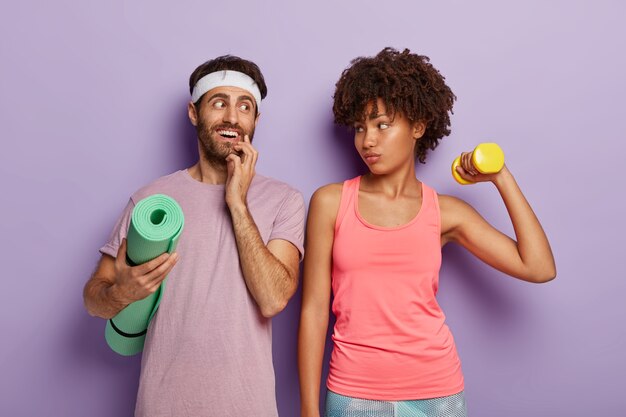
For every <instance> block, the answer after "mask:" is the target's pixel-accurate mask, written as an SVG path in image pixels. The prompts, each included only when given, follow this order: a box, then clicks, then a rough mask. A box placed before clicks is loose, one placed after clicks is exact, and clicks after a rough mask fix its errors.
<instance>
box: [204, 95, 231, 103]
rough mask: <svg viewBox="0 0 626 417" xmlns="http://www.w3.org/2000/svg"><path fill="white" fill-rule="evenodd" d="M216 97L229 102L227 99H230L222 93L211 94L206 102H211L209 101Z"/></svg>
mask: <svg viewBox="0 0 626 417" xmlns="http://www.w3.org/2000/svg"><path fill="white" fill-rule="evenodd" d="M216 97H219V98H223V99H224V100H229V99H230V97H228V95H227V94H224V93H215V94H213V95H212V96H211V97H209V99H208V100H207V101H211V100H213V99H214V98H216Z"/></svg>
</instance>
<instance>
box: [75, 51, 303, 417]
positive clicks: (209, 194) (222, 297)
mask: <svg viewBox="0 0 626 417" xmlns="http://www.w3.org/2000/svg"><path fill="white" fill-rule="evenodd" d="M189 88H190V92H191V94H192V97H191V102H190V103H189V105H188V113H189V119H190V120H191V123H192V124H193V125H194V126H196V130H197V133H198V150H199V161H198V163H196V164H195V165H194V166H192V167H191V168H189V169H185V170H181V171H178V172H175V173H173V174H170V175H168V176H165V177H162V178H159V179H157V180H156V181H154V182H153V183H151V184H150V185H148V186H146V187H144V188H142V189H140V190H139V191H137V192H136V193H135V194H134V195H133V196H132V197H131V199H130V202H129V203H128V205H127V207H126V209H125V210H124V212H123V214H122V216H121V217H120V219H119V221H118V222H117V224H116V226H115V228H114V230H113V233H112V234H111V237H110V239H109V242H108V243H107V244H106V245H104V246H103V247H102V248H101V249H100V252H101V253H102V258H101V260H100V263H99V265H98V267H97V269H96V271H95V272H94V274H93V276H92V277H91V279H90V280H89V282H87V284H86V286H85V291H84V298H85V306H86V308H87V310H88V311H89V313H90V314H91V315H94V316H99V317H103V318H105V319H108V318H111V317H113V316H115V315H116V314H117V313H118V312H119V311H121V310H122V309H123V308H124V307H126V306H127V305H128V304H130V303H132V302H134V301H137V300H140V299H143V298H145V297H146V296H147V295H149V294H151V293H153V292H154V291H156V290H157V289H158V287H159V285H160V284H161V282H162V281H163V279H164V278H165V277H166V276H167V275H168V274H169V279H168V284H167V288H166V289H165V293H164V295H163V299H162V301H161V304H160V306H159V310H158V312H157V314H156V315H155V316H154V318H153V320H152V322H151V323H150V327H149V329H148V333H147V336H146V343H145V347H144V352H143V358H142V366H141V376H140V381H139V392H138V397H137V404H136V408H135V414H136V415H137V416H149V417H159V416H260V417H264V416H277V410H276V399H275V394H274V385H275V383H274V370H273V366H272V350H271V323H270V318H271V317H272V316H274V315H276V314H278V313H279V312H280V311H281V310H282V309H283V308H284V307H285V306H286V304H287V301H288V300H289V298H290V297H291V296H292V295H293V293H294V292H295V290H296V287H297V282H298V263H299V261H300V258H301V256H302V254H303V248H302V240H303V228H304V216H305V208H304V201H303V199H302V196H301V194H300V193H299V192H297V191H296V190H294V189H293V188H291V187H289V186H288V185H286V184H284V183H281V182H278V181H276V180H273V179H270V178H267V177H263V176H260V175H255V164H256V161H257V156H258V154H257V151H256V150H255V149H254V147H253V146H252V145H251V142H252V138H253V136H254V129H255V127H256V124H257V122H258V120H259V115H260V113H259V105H260V104H261V100H262V99H263V98H265V96H266V94H267V88H266V86H265V81H264V79H263V75H262V74H261V71H260V70H259V68H258V67H257V65H255V64H254V63H252V62H250V61H247V60H244V59H241V58H238V57H234V56H228V55H227V56H222V57H218V58H216V59H213V60H211V61H207V62H206V63H204V64H202V65H200V66H199V67H198V68H197V69H196V70H195V71H194V72H193V73H192V74H191V77H190V80H189ZM155 193H162V194H167V195H169V196H171V197H173V198H174V199H175V200H176V201H177V202H178V203H179V204H180V206H181V207H182V210H183V213H184V215H185V230H184V231H183V234H182V236H181V238H180V242H179V244H178V248H177V252H176V253H173V254H171V255H168V254H163V255H161V256H159V257H158V258H156V259H154V260H152V261H149V262H146V263H145V264H142V265H138V266H134V267H130V266H128V265H127V264H126V262H125V259H126V240H125V236H126V232H127V230H128V225H129V221H130V215H131V213H132V209H133V207H134V205H135V204H136V203H137V202H138V201H139V200H141V199H142V198H144V197H147V196H148V195H151V194H155ZM174 266H176V267H174Z"/></svg>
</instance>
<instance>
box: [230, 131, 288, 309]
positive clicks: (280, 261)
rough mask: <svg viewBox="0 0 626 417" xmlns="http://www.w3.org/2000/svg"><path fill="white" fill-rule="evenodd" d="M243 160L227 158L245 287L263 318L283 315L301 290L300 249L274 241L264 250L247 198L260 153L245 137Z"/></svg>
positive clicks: (240, 148) (238, 146) (237, 147)
mask: <svg viewBox="0 0 626 417" xmlns="http://www.w3.org/2000/svg"><path fill="white" fill-rule="evenodd" d="M234 149H235V150H236V151H239V152H241V156H239V155H235V154H231V155H229V156H228V157H227V158H226V161H227V168H228V178H227V180H226V195H225V199H226V204H227V205H228V208H229V210H230V214H231V218H232V222H233V230H234V232H235V239H236V241H237V250H238V252H239V262H240V264H241V270H242V272H243V276H244V279H245V281H246V286H247V287H248V290H249V291H250V294H252V297H253V298H254V300H255V301H256V302H257V304H258V305H259V308H260V310H261V314H262V315H263V316H264V317H273V316H275V315H276V314H278V313H280V312H281V311H282V310H283V309H284V308H285V306H286V305H287V302H288V301H289V299H290V298H291V296H292V295H293V294H294V292H295V291H296V288H297V287H298V264H299V261H300V256H299V253H298V249H297V248H296V247H295V246H294V245H293V244H292V243H290V242H288V241H286V240H282V239H274V240H271V241H270V242H268V244H267V246H265V244H264V242H263V240H262V239H261V235H260V233H259V229H258V228H257V226H256V224H255V223H254V219H253V218H252V216H251V214H250V211H249V210H248V206H247V200H246V197H247V194H248V189H249V187H250V183H251V182H252V179H253V178H254V174H255V170H254V168H255V165H256V161H257V158H258V153H257V151H256V150H255V149H254V148H253V147H252V145H251V144H250V139H249V138H248V136H247V135H246V136H245V137H244V141H243V142H239V143H238V144H236V145H235V146H234Z"/></svg>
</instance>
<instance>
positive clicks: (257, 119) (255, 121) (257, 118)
mask: <svg viewBox="0 0 626 417" xmlns="http://www.w3.org/2000/svg"><path fill="white" fill-rule="evenodd" d="M259 117H261V113H257V114H256V117H255V118H254V127H255V128H256V125H257V123H259Z"/></svg>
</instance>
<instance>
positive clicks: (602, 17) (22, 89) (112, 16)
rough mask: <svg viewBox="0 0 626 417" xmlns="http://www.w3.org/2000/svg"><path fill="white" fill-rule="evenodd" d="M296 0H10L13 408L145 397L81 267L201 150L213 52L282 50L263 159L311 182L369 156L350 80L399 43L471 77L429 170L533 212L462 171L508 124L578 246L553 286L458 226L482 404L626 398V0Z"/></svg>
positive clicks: (538, 198) (531, 410)
mask: <svg viewBox="0 0 626 417" xmlns="http://www.w3.org/2000/svg"><path fill="white" fill-rule="evenodd" d="M296 3H297V2H287V1H284V2H257V1H252V0H247V1H236V2H227V1H223V2H208V1H199V0H195V1H192V0H185V1H179V2H177V5H174V2H164V1H157V2H155V1H147V0H135V1H128V2H122V1H108V2H86V1H85V2H79V1H68V0H56V1H54V2H49V1H43V0H36V1H32V0H31V1H21V2H17V1H14V2H11V3H7V4H3V5H2V7H1V8H0V137H1V138H2V150H1V151H0V181H1V184H2V188H1V189H2V205H1V210H2V213H1V214H2V215H1V216H0V219H1V220H0V232H1V233H2V236H3V240H2V250H1V251H0V253H1V254H2V255H1V256H2V258H1V259H2V262H1V265H2V269H3V279H2V281H3V285H2V291H1V292H0V300H1V302H0V328H1V329H2V342H1V343H0V415H3V416H92V417H99V416H102V417H105V416H107V417H110V416H130V415H131V414H132V410H133V407H134V400H135V394H136V389H137V380H138V373H139V359H138V358H123V357H119V356H116V355H115V354H113V353H112V352H111V351H109V349H108V347H107V346H106V344H105V342H104V338H103V332H104V321H103V320H101V319H95V318H91V317H89V316H88V315H87V313H86V312H85V310H84V308H83V305H82V288H83V285H84V283H85V281H86V280H87V279H88V277H89V275H90V274H91V272H92V271H93V268H94V266H95V264H96V261H97V259H98V258H99V254H98V251H97V249H98V247H99V246H100V245H101V244H102V243H103V242H104V241H105V239H106V237H107V235H108V233H109V231H110V229H111V228H112V226H113V223H114V221H115V219H116V217H117V216H118V215H119V213H120V211H121V210H122V208H123V207H124V204H125V203H126V201H127V198H128V197H129V195H130V194H131V193H132V192H133V191H134V190H136V189H137V188H138V187H140V186H142V185H143V184H145V183H147V182H149V181H150V180H152V179H154V178H156V177H158V176H160V175H163V174H167V173H170V172H172V171H174V170H177V169H180V168H182V167H186V166H188V165H190V164H192V162H193V161H194V160H195V157H196V155H195V149H196V148H195V147H196V145H195V136H194V131H193V129H191V128H190V125H189V122H188V120H187V117H186V107H185V106H186V102H187V100H188V91H187V80H188V76H189V74H190V73H191V71H192V70H193V69H194V68H195V66H196V65H198V64H200V63H201V62H203V61H204V60H206V59H208V58H210V57H214V56H217V55H221V54H224V53H233V54H236V55H240V56H243V57H246V58H249V59H252V60H254V61H256V62H257V63H258V64H259V65H260V67H261V68H262V70H263V72H264V73H265V76H266V80H267V83H268V86H269V96H268V98H267V100H266V102H265V104H264V106H263V115H262V118H261V122H260V124H259V128H258V129H257V136H256V140H255V145H256V147H257V148H258V149H259V152H260V155H261V157H260V159H259V163H258V171H259V172H262V173H264V174H266V175H270V176H274V177H276V178H279V179H282V180H285V181H287V182H289V183H291V184H292V185H294V186H296V187H297V188H299V189H300V190H302V192H303V194H304V195H305V198H306V199H307V200H308V199H309V197H310V195H311V193H312V192H313V191H314V190H315V189H316V188H317V187H319V186H321V185H323V184H325V183H328V182H334V181H341V180H343V179H345V178H348V177H351V176H354V175H356V174H358V173H360V172H361V171H362V170H363V168H364V167H363V165H362V164H361V163H360V162H359V161H358V160H357V159H356V158H355V156H354V152H353V150H352V144H351V138H350V136H349V134H347V133H346V131H345V130H343V129H340V128H335V127H333V125H332V119H331V96H332V92H333V87H334V83H335V82H336V80H337V79H338V77H339V74H340V72H341V70H342V69H343V68H345V67H346V66H347V65H348V64H349V61H350V60H351V59H352V58H354V57H356V56H360V55H372V54H374V53H376V52H378V51H379V50H380V49H381V48H383V47H385V46H394V47H397V48H404V47H409V48H410V49H411V50H413V51H415V52H419V53H423V54H426V55H428V56H430V58H431V59H432V62H433V63H434V64H435V66H436V67H438V68H439V69H440V71H441V72H442V73H443V74H444V75H445V76H446V78H447V81H448V82H449V84H450V86H451V87H452V89H453V90H454V92H455V93H456V94H457V96H458V102H457V104H456V107H455V113H454V117H453V134H452V136H450V137H449V138H447V139H445V140H444V141H443V142H442V144H441V145H440V147H439V148H438V149H437V151H436V152H435V153H434V154H431V156H430V157H429V158H428V164H427V165H426V166H420V167H419V169H418V175H419V177H420V178H422V179H423V180H424V181H425V182H427V183H428V184H430V185H431V186H433V187H435V188H436V189H437V190H438V191H439V192H441V193H450V194H455V195H457V196H460V197H462V198H464V199H466V200H467V201H469V202H470V203H471V204H473V205H474V206H475V207H476V208H477V209H478V210H479V211H480V212H481V213H482V214H483V215H484V216H485V217H486V218H487V219H488V220H489V221H491V222H492V223H493V224H494V225H496V226H497V227H499V228H501V229H502V230H504V231H505V232H507V233H511V232H512V228H511V226H510V223H509V220H508V217H507V214H506V211H505V209H504V207H503V204H502V202H501V200H500V199H499V196H498V194H497V193H496V191H495V189H494V188H493V187H492V186H489V185H479V186H472V187H461V186H458V185H456V183H454V182H453V181H452V179H451V176H450V174H449V163H450V161H451V160H452V159H453V157H454V156H455V155H457V154H458V153H459V152H460V151H462V150H468V149H471V148H472V147H473V146H474V145H476V144H477V143H479V142H481V141H497V142H499V143H500V144H501V145H502V146H503V148H504V150H505V152H506V153H507V158H508V159H507V160H508V165H509V167H510V169H511V170H512V172H513V173H514V174H515V175H516V177H517V179H518V181H519V183H520V184H521V186H522V188H523V190H524V191H525V193H526V196H527V197H528V199H529V200H530V202H531V203H532V205H533V207H534V208H535V210H536V212H537V214H538V216H539V217H540V219H541V220H542V223H543V225H544V227H545V229H546V231H547V233H548V235H549V237H550V241H551V243H552V248H553V250H554V254H555V257H556V260H557V266H558V278H557V279H556V280H555V281H553V282H551V283H549V284H546V285H540V286H537V285H532V284H527V283H524V282H521V281H517V280H515V279H512V278H509V277H506V276H504V275H502V274H500V273H498V272H496V271H494V270H491V269H489V268H488V267H486V266H484V265H483V264H481V263H480V262H479V261H477V260H475V259H473V258H472V257H471V256H470V255H469V254H468V253H467V252H466V251H464V250H463V249H461V248H458V247H446V248H445V250H444V266H443V270H442V273H441V286H440V293H439V300H440V303H441V304H442V306H443V308H444V310H445V311H446V313H447V317H448V323H449V325H450V327H451V328H452V331H453V332H454V334H455V337H456V341H457V344H458V349H459V351H460V355H461V358H462V361H463V369H464V372H465V377H466V395H467V400H468V404H469V410H470V415H471V416H482V417H490V416H493V417H502V416H507V417H518V416H519V417H522V416H524V417H526V416H530V415H535V416H568V417H575V416H590V415H597V416H600V415H602V416H623V415H626V395H624V388H625V385H626V384H625V383H624V375H625V374H626V360H625V358H624V351H625V349H626V330H625V327H626V325H625V324H624V319H625V318H626V303H625V302H624V294H625V292H626V291H625V290H626V280H625V279H624V278H625V277H624V275H625V274H624V267H623V265H624V248H625V247H624V239H623V236H624V232H625V227H624V220H623V216H624V213H625V212H626V199H624V197H623V195H622V193H623V191H624V185H623V183H624V179H623V174H620V172H622V171H623V169H619V168H618V164H619V166H623V165H624V154H625V153H626V145H625V144H624V140H625V139H626V134H625V133H626V128H625V127H624V122H625V120H626V111H625V106H624V104H623V100H624V97H625V96H626V81H625V76H624V74H626V59H625V58H624V51H626V45H625V43H626V42H625V40H626V29H625V26H624V21H625V20H626V19H625V18H626V6H624V3H623V2H618V1H596V2H593V5H591V4H592V2H583V1H561V2H550V3H551V4H547V3H548V2H544V1H537V0H534V1H525V2H497V1H493V2H485V1H472V2H463V1H441V2H437V3H436V4H435V2H417V1H406V2H399V1H387V2H383V1H363V0H359V1H343V2H339V1H338V2H334V4H333V3H330V2H321V1H314V2H313V1H310V2H306V3H305V4H296ZM299 306H300V293H299V292H298V294H297V295H296V297H294V299H293V300H292V301H291V302H290V304H289V306H288V308H287V309H286V310H285V311H284V312H283V313H281V314H280V315H279V316H278V317H277V318H276V319H275V320H274V324H275V327H274V329H275V333H274V352H275V356H274V359H275V367H276V374H277V395H278V405H279V410H280V414H281V417H288V416H296V415H297V414H298V410H299V408H298V407H299V406H298V401H299V400H298V384H297V371H296V359H295V356H296V329H297V322H298V311H299Z"/></svg>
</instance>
